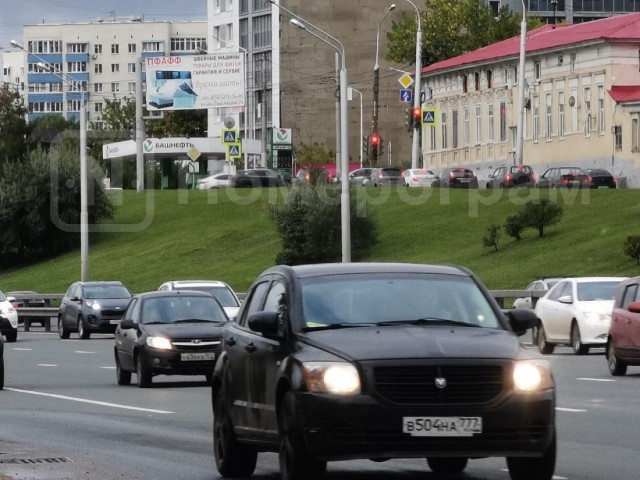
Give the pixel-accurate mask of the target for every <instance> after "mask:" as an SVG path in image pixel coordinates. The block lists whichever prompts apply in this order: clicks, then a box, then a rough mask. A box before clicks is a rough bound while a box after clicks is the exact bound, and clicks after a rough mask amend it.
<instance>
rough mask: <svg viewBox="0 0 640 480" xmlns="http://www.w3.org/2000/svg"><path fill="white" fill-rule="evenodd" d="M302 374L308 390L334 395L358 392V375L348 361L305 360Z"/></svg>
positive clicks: (355, 393) (356, 393)
mask: <svg viewBox="0 0 640 480" xmlns="http://www.w3.org/2000/svg"><path fill="white" fill-rule="evenodd" d="M303 375H304V381H305V384H306V386H307V389H308V390H309V391H310V392H316V393H332V394H334V395H358V394H359V393H360V375H359V374H358V370H357V369H356V367H354V366H353V365H351V364H350V363H346V362H306V363H304V364H303Z"/></svg>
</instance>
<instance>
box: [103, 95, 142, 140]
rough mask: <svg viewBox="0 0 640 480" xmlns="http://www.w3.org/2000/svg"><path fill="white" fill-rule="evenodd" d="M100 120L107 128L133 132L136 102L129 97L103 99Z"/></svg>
mask: <svg viewBox="0 0 640 480" xmlns="http://www.w3.org/2000/svg"><path fill="white" fill-rule="evenodd" d="M102 121H103V122H104V126H105V128H106V129H107V130H124V131H127V132H133V130H134V128H135V126H136V102H135V100H133V99H131V98H129V97H123V98H122V99H115V98H114V99H113V100H110V99H108V98H105V99H104V108H103V109H102Z"/></svg>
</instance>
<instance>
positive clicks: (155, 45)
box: [142, 42, 162, 52]
mask: <svg viewBox="0 0 640 480" xmlns="http://www.w3.org/2000/svg"><path fill="white" fill-rule="evenodd" d="M142 51H143V52H161V51H162V42H143V43H142Z"/></svg>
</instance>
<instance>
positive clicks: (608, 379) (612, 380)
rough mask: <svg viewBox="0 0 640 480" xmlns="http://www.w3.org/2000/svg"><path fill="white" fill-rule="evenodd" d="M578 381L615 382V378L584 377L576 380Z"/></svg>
mask: <svg viewBox="0 0 640 480" xmlns="http://www.w3.org/2000/svg"><path fill="white" fill-rule="evenodd" d="M576 380H585V381H587V382H615V380H614V379H613V378H587V377H582V378H580V377H579V378H576Z"/></svg>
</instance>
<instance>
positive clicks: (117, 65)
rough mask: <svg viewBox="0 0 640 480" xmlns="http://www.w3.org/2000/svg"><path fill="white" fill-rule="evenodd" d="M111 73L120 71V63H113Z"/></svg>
mask: <svg viewBox="0 0 640 480" xmlns="http://www.w3.org/2000/svg"><path fill="white" fill-rule="evenodd" d="M111 73H120V65H119V64H117V63H112V64H111Z"/></svg>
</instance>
